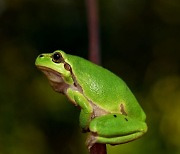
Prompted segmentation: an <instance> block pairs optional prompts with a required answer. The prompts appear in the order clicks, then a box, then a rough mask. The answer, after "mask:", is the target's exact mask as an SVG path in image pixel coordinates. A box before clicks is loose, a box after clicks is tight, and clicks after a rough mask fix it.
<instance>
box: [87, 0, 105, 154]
mask: <svg viewBox="0 0 180 154" xmlns="http://www.w3.org/2000/svg"><path fill="white" fill-rule="evenodd" d="M96 2H97V0H86V8H87V16H88V17H87V18H88V33H89V34H88V36H89V60H91V61H92V62H94V63H96V64H100V63H101V60H100V57H101V56H100V47H99V18H98V9H97V3H96ZM90 154H107V152H106V144H99V143H96V144H94V145H93V146H92V147H91V149H90Z"/></svg>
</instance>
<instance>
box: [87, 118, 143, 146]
mask: <svg viewBox="0 0 180 154" xmlns="http://www.w3.org/2000/svg"><path fill="white" fill-rule="evenodd" d="M89 129H90V132H91V133H90V135H89V137H88V139H87V146H88V148H89V149H90V148H91V147H92V145H93V144H94V143H103V144H113V145H116V144H122V143H126V142H130V141H132V140H135V139H137V138H138V137H140V136H142V135H143V134H144V133H145V132H146V131H147V126H146V124H145V122H141V121H139V120H137V119H134V118H130V117H128V116H126V115H122V114H108V115H104V116H101V117H96V118H94V119H93V120H92V121H91V123H90V126H89Z"/></svg>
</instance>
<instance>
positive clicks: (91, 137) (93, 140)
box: [86, 133, 98, 150]
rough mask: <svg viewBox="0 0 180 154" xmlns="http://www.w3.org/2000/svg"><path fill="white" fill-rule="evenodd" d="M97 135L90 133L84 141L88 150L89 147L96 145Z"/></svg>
mask: <svg viewBox="0 0 180 154" xmlns="http://www.w3.org/2000/svg"><path fill="white" fill-rule="evenodd" d="M97 136H98V135H97V133H90V134H89V136H88V138H87V140H86V145H87V147H88V150H90V149H91V147H92V146H93V145H94V144H95V143H96V141H97Z"/></svg>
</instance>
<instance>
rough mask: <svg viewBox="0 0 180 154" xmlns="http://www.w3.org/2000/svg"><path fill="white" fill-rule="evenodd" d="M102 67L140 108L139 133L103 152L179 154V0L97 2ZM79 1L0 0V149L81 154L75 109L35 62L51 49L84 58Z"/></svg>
mask: <svg viewBox="0 0 180 154" xmlns="http://www.w3.org/2000/svg"><path fill="white" fill-rule="evenodd" d="M98 6H99V7H98V8H99V19H100V38H101V40H100V42H101V43H100V46H101V54H102V65H103V66H104V67H106V68H108V69H109V70H111V71H112V72H114V73H115V74H117V75H118V76H120V77H121V78H122V79H123V80H125V81H126V83H127V84H128V85H129V87H130V89H131V90H132V91H133V92H134V94H135V96H136V97H137V99H138V100H139V102H140V104H141V106H142V107H143V109H144V110H145V112H146V114H147V123H148V126H149V130H148V133H147V134H146V135H144V136H143V137H142V138H141V139H139V140H137V141H134V142H131V143H128V144H124V145H119V146H108V154H119V153H122V154H131V153H133V154H145V153H146V154H150V153H154V154H159V153H164V154H170V153H171V154H178V153H180V141H179V137H180V120H179V117H180V74H179V73H180V1H179V0H171V1H168V0H138V1H136V0H111V1H108V0H99V1H98ZM87 29H88V28H87V14H86V5H85V1H83V0H76V1H74V0H0V59H1V60H0V153H1V154H59V153H63V154H66V153H67V154H79V153H88V152H87V150H86V147H85V145H84V144H85V143H84V142H85V139H86V134H82V133H81V132H80V128H79V122H78V116H79V110H78V109H77V108H75V107H74V106H73V105H72V104H71V103H69V101H68V100H67V99H66V98H65V97H64V96H63V95H61V94H57V93H55V92H54V91H53V90H52V89H51V87H50V85H49V83H48V81H47V79H46V78H45V77H44V76H43V75H42V73H40V71H38V70H37V69H36V68H35V65H34V62H35V59H36V57H37V56H38V54H40V53H43V52H53V51H54V50H56V49H61V50H64V51H65V52H67V53H70V54H75V55H78V56H81V57H84V58H87V57H88V56H87V55H88V31H87Z"/></svg>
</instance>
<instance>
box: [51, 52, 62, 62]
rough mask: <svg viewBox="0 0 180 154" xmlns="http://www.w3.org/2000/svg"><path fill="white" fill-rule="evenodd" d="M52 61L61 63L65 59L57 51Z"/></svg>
mask: <svg viewBox="0 0 180 154" xmlns="http://www.w3.org/2000/svg"><path fill="white" fill-rule="evenodd" d="M52 61H53V62H55V63H61V62H63V61H64V60H63V57H62V56H61V54H60V53H57V52H56V53H54V54H53V55H52Z"/></svg>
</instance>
